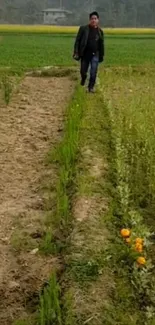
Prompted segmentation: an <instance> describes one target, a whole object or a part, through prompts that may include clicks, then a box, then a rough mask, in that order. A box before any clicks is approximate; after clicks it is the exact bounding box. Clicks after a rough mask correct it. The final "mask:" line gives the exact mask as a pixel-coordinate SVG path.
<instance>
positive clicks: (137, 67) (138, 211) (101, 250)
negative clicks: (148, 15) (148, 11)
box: [0, 32, 155, 325]
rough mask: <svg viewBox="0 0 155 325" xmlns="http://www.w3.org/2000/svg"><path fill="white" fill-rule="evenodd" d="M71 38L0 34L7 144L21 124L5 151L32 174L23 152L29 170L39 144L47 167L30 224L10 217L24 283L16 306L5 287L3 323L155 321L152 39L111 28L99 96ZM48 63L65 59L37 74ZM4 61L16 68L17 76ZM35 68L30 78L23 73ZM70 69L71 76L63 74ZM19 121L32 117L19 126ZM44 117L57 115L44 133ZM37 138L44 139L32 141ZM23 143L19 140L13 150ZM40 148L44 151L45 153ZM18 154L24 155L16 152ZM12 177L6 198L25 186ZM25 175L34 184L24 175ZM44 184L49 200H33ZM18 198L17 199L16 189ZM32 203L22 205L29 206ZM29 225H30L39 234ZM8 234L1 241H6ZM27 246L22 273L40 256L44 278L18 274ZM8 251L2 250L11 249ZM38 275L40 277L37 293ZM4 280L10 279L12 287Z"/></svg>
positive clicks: (38, 177)
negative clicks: (82, 74) (85, 82)
mask: <svg viewBox="0 0 155 325" xmlns="http://www.w3.org/2000/svg"><path fill="white" fill-rule="evenodd" d="M74 39H75V35H73V34H72V33H71V34H64V35H62V34H51V35H50V34H48V33H47V34H46V33H42V34H41V33H40V34H39V33H36V34H33V33H29V34H28V33H27V34H25V33H24V32H21V33H20V34H16V33H10V32H6V33H1V34H0V71H2V72H3V73H2V74H1V75H0V79H1V84H0V85H1V87H0V114H1V115H2V116H1V117H2V121H3V123H2V126H3V129H2V132H1V136H2V139H4V140H5V139H6V140H7V139H8V138H7V137H9V139H8V140H7V141H6V140H5V141H6V143H7V142H9V145H10V139H11V137H10V133H9V132H10V130H12V128H13V127H14V130H15V131H16V130H17V133H16V137H15V138H14V137H13V140H14V142H13V144H12V143H11V145H10V147H9V146H7V148H3V147H2V150H0V151H1V152H2V155H3V154H6V155H7V156H6V158H5V159H7V157H8V155H9V150H10V152H11V157H12V161H13V162H14V161H15V166H16V165H17V166H18V164H19V168H20V173H21V172H22V171H25V172H26V170H27V169H25V167H23V166H24V165H23V162H24V161H25V160H27V161H28V165H26V168H29V167H31V160H30V162H29V158H31V155H33V152H34V153H35V155H36V157H38V156H37V153H38V152H39V149H40V148H41V156H39V158H38V161H39V163H41V165H38V166H37V174H34V176H35V177H34V176H33V174H32V176H33V177H32V178H34V179H35V184H37V185H36V186H37V187H35V186H34V188H33V192H32V198H33V196H34V195H35V194H37V202H35V201H32V207H33V204H34V208H33V209H34V210H33V213H32V212H31V213H32V214H30V216H29V213H28V216H29V218H30V220H29V222H28V224H27V227H26V226H25V228H24V226H23V224H24V223H23V222H25V214H24V213H22V212H21V211H20V212H19V214H18V217H16V215H15V216H13V217H14V218H15V222H16V223H15V228H14V224H13V227H12V228H11V227H10V229H11V238H12V237H13V240H12V241H10V242H9V245H12V246H11V247H10V246H9V254H10V255H9V256H12V255H13V256H15V257H16V258H17V257H18V259H19V265H18V264H17V269H18V276H19V275H20V274H21V278H20V276H19V278H20V281H21V282H22V281H23V283H24V285H23V287H22V285H21V288H24V289H23V291H22V290H21V291H20V290H19V295H18V290H17V298H18V299H17V302H18V304H17V306H16V305H15V311H14V310H13V309H11V311H10V309H9V308H11V307H12V305H13V306H14V300H15V301H16V295H15V293H14V291H13V290H12V291H9V292H10V296H9V295H6V297H5V295H4V306H5V304H6V301H7V299H8V296H9V299H10V300H9V302H10V305H9V307H8V308H7V312H8V315H5V312H4V316H3V317H4V318H2V322H4V319H5V320H6V324H7V325H12V321H13V325H51V324H52V325H86V324H88V325H155V255H154V254H155V244H154V239H155V235H154V227H155V91H154V89H155V77H154V75H155V36H154V34H147V35H146V34H142V33H139V34H138V33H137V34H135V33H134V34H132V35H130V34H129V33H127V34H116V35H110V34H109V35H106V36H105V49H106V55H105V62H104V64H102V65H101V66H100V71H99V76H98V79H97V87H96V93H95V94H89V93H86V91H85V88H84V89H83V88H82V87H80V86H79V75H78V73H77V71H76V69H74V67H76V66H77V67H78V64H77V63H76V62H75V61H74V60H73V59H72V52H73V45H74ZM47 66H59V67H60V69H53V70H55V71H59V76H58V75H57V76H56V75H52V73H53V70H52V69H51V70H50V69H49V74H48V78H47V74H46V75H45V74H43V73H42V74H40V76H41V77H42V78H38V74H37V73H38V72H36V74H35V69H37V68H43V67H47ZM8 68H9V69H11V70H12V71H14V72H17V74H18V73H19V76H16V74H15V76H12V75H11V76H10V75H9V73H8V71H9V69H8ZM29 69H30V70H31V69H32V70H33V74H31V75H28V76H27V77H26V78H24V72H25V71H26V70H29ZM41 71H42V72H43V71H45V70H44V69H43V70H41ZM20 72H21V75H22V78H21V76H20ZM50 73H51V74H50ZM64 75H65V78H66V79H62V77H63V76H64ZM52 76H54V77H55V78H52ZM33 77H35V79H33ZM44 77H45V78H44ZM56 77H57V78H56ZM58 77H60V79H59V78H58ZM20 78H21V79H22V81H21V80H20ZM24 80H26V81H25V83H24ZM20 81H21V85H22V86H21V88H20ZM44 82H45V84H44ZM67 82H70V86H68V87H70V88H68V89H69V90H68V91H69V93H70V89H71V92H72V91H73V89H72V87H73V88H74V91H73V95H72V96H71V98H70V100H69V102H67V104H66V100H65V99H64V98H63V99H62V105H63V109H64V107H65V105H67V109H65V110H62V111H61V110H60V111H59V110H57V101H58V102H59V100H60V102H61V96H62V97H63V96H64V94H65V91H67V88H65V85H66V83H67ZM35 83H36V84H37V86H36V85H35ZM22 87H23V88H22ZM35 87H36V88H35ZM46 87H47V89H46ZM66 87H67V86H66ZM21 89H22V91H21ZM64 89H65V90H64ZM16 96H17V101H16V100H15V99H16ZM59 96H60V99H59ZM67 98H68V97H67ZM67 100H68V99H67ZM11 105H12V106H11ZM39 105H40V106H39ZM47 105H48V107H47ZM48 108H49V109H48ZM58 109H60V107H59V108H58ZM28 110H29V114H30V117H29V115H28V116H27V111H28ZM55 110H56V113H55ZM46 111H47V112H46ZM31 112H32V115H31ZM33 113H34V116H33ZM6 114H7V115H6ZM10 114H12V115H11V117H10V119H9V116H10ZM14 114H15V116H14ZM16 114H17V115H16ZM50 114H51V115H50ZM52 114H53V115H52ZM21 116H22V117H21ZM39 116H41V117H42V118H43V120H42V119H41V117H40V119H41V120H39V121H41V122H40V125H37V123H38V117H39ZM64 116H65V118H64ZM22 118H23V121H24V122H25V120H26V121H27V124H26V125H25V124H24V128H22ZM48 118H51V120H50V121H51V122H49V126H48V129H47V130H46V124H48V123H47V122H48ZM44 119H46V124H45V123H44ZM57 119H58V120H59V123H58V124H57V123H56V121H57ZM32 120H34V124H32ZM50 123H51V124H50ZM5 124H6V126H7V131H5ZM53 126H54V130H55V131H53V129H52V128H53ZM20 130H22V132H21V138H22V137H23V138H22V139H23V140H21V139H20V133H19V131H20ZM23 130H24V131H23ZM46 131H47V133H46ZM5 132H6V133H5ZM52 132H53V133H52ZM55 134H56V135H55ZM29 135H30V138H29ZM12 136H14V135H13V134H12ZM36 136H38V138H37V140H38V142H39V143H35V138H36ZM54 136H56V139H55V138H54ZM40 139H41V140H40ZM18 141H19V144H20V147H19V148H17V149H18V150H14V146H15V144H16V142H17V143H18ZM22 141H23V142H22ZM40 141H41V142H40ZM48 141H49V142H48ZM2 142H3V141H2ZM47 143H48V145H49V147H48V146H47ZM44 145H45V146H47V147H48V152H47V154H46V156H45V155H44V157H43V156H42V150H44ZM29 146H30V147H29ZM47 147H46V149H47ZM15 148H16V147H15ZM27 148H28V151H27V156H26V158H25V150H26V149H27ZM30 148H31V150H30ZM0 149H1V147H0ZM22 149H23V157H21V156H20V152H21V151H22ZM16 152H19V157H18V156H17V159H14V155H15V154H16ZM2 158H3V157H2ZM2 161H3V159H2ZM36 163H37V161H36ZM20 164H21V165H20ZM5 165H6V166H7V164H6V160H4V167H5ZM34 166H35V163H34V164H33V166H32V167H33V168H34ZM9 168H11V167H9ZM44 169H45V171H46V173H45V171H44ZM28 170H29V169H28ZM40 170H41V174H39V172H40ZM9 173H10V169H9V170H8V175H9ZM20 173H19V175H20ZM44 173H45V174H44ZM8 175H7V177H6V180H8V179H9V177H8ZM19 175H18V173H17V176H19ZM23 175H24V173H23ZM45 175H46V177H45ZM4 176H5V175H3V177H4ZM23 177H24V176H23ZM14 178H15V179H16V176H15V175H14V177H13V178H12V179H11V183H10V187H11V186H12V183H13V195H12V196H11V202H12V200H13V198H14V191H15V189H16V186H17V184H18V186H19V188H20V183H22V180H21V181H20V182H17V183H15V185H14ZM27 178H28V181H30V180H29V175H28V177H27ZM30 178H31V177H30ZM3 179H5V177H4V178H3ZM17 180H18V177H17ZM19 180H20V177H19ZM37 182H39V183H37ZM30 184H31V183H30ZM26 185H27V183H26ZM27 186H28V185H27ZM8 188H9V187H8ZM27 188H29V187H27ZM27 188H25V191H27ZM29 190H30V192H31V188H30V189H29ZM40 192H41V193H42V196H43V200H42V199H40V201H38V198H39V195H40ZM17 193H18V192H17ZM24 193H25V192H24ZM19 194H20V193H18V195H19ZM23 195H24V194H23ZM21 200H22V198H21ZM42 202H43V203H42ZM16 203H18V204H19V203H20V202H18V197H17V202H16ZM28 203H29V202H28ZM32 207H31V206H30V205H29V204H28V205H27V206H26V209H27V210H28V212H29V209H30V210H31V208H32ZM17 210H18V206H17ZM38 210H39V221H38V220H37V222H36V218H35V213H36V211H38ZM15 212H16V210H15ZM15 212H14V213H15ZM17 212H18V211H17ZM17 212H16V213H17ZM40 216H41V218H40ZM16 219H17V220H16ZM40 219H41V220H40ZM39 222H40V223H39ZM24 225H25V224H24ZM29 227H32V228H34V229H33V232H32V234H31V233H30V230H29ZM4 229H6V223H5V227H4ZM10 229H9V230H10ZM122 230H123V231H122ZM7 231H8V229H7ZM123 233H128V235H122V234H123ZM5 237H6V235H5ZM7 240H8V239H7V238H4V239H3V242H4V243H5V245H6V243H7ZM5 248H6V247H5ZM36 249H37V250H36ZM35 250H36V251H35ZM34 251H35V252H34ZM25 252H26V263H25V265H26V267H27V269H26V272H29V268H30V269H31V266H30V263H31V265H32V266H33V258H34V259H35V258H36V260H37V258H38V259H39V263H41V261H42V263H43V264H39V265H41V266H40V274H41V277H40V278H39V274H37V277H36V278H35V276H36V273H37V272H36V270H35V275H34V273H33V276H29V273H28V276H27V274H26V275H25V274H24V273H23V272H24V271H23V269H21V264H20V263H21V260H22V259H21V260H20V257H22V258H23V256H24V254H25ZM36 252H37V253H36ZM3 253H4V256H5V250H4V252H3ZM30 253H31V254H30ZM11 254H12V255H11ZM33 254H34V255H33ZM36 254H38V255H36ZM30 255H31V259H30V257H29V256H30ZM7 259H8V255H6V260H7ZM36 260H35V261H36ZM36 263H37V262H36ZM46 264H47V266H49V265H50V273H51V276H50V277H48V278H47V277H46V276H44V277H43V275H42V270H43V271H44V269H45V270H46V267H45V266H46ZM25 265H24V268H25ZM35 265H36V264H35ZM22 267H23V265H22ZM38 273H39V272H38ZM23 274H24V275H23ZM43 274H44V272H43ZM13 275H14V273H13ZM45 275H46V273H45ZM18 276H17V279H16V278H15V281H14V280H13V281H12V282H11V285H12V287H11V289H12V288H14V287H16V288H17V289H18V288H19V287H20V286H19V283H18ZM29 278H30V280H31V281H30V284H29ZM38 278H39V280H38ZM35 279H37V280H36V282H37V281H40V282H37V283H39V287H37V290H36V291H35V290H34V288H33V285H34V283H35ZM16 281H17V283H16ZM27 283H28V284H27ZM8 284H9V285H10V283H9V282H8ZM8 284H6V282H5V286H6V288H5V290H6V292H7V293H8V291H7V290H8V287H9V285H8ZM24 286H25V287H24ZM9 288H10V287H9ZM25 288H26V289H25ZM9 290H10V289H9ZM24 290H25V291H24ZM29 291H30V294H29V295H28V294H27V292H28V293H29ZM23 297H24V298H23ZM22 298H23V299H24V300H22ZM23 301H24V303H23ZM12 310H13V312H12ZM21 310H22V314H21ZM0 311H2V309H1V310H0ZM14 312H15V313H14ZM10 315H11V316H10ZM5 317H6V318H5ZM0 320H1V313H0Z"/></svg>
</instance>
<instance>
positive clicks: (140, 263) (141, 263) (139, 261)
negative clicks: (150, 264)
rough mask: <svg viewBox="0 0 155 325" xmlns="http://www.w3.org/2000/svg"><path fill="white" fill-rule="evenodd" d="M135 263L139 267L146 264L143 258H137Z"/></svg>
mask: <svg viewBox="0 0 155 325" xmlns="http://www.w3.org/2000/svg"><path fill="white" fill-rule="evenodd" d="M137 263H138V264H139V265H145V264H146V259H145V257H142V256H141V257H138V259H137Z"/></svg>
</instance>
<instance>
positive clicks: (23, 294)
mask: <svg viewBox="0 0 155 325" xmlns="http://www.w3.org/2000/svg"><path fill="white" fill-rule="evenodd" d="M71 90H72V84H71V81H70V80H68V79H67V78H58V79H56V78H52V79H51V78H33V77H27V78H25V80H24V81H23V82H22V84H21V86H20V89H19V92H18V94H16V95H15V96H14V98H13V99H12V102H11V104H10V106H9V107H5V106H4V107H3V106H2V105H1V106H0V258H1V266H0V324H3V325H10V324H12V322H13V320H14V319H15V318H18V317H21V318H22V317H24V316H26V315H28V314H29V313H31V312H32V309H33V306H32V305H31V300H32V297H33V296H34V294H35V293H36V291H38V290H39V288H40V286H41V284H43V282H44V281H45V280H47V279H48V278H49V275H50V273H51V270H52V265H54V263H55V260H54V259H52V258H46V259H45V258H44V257H40V256H39V255H37V254H33V253H34V251H33V249H34V248H36V247H37V240H36V239H35V240H34V239H33V238H34V237H35V238H36V237H37V235H35V234H37V233H38V232H39V233H40V231H41V230H42V228H43V225H44V215H45V211H47V210H50V209H51V206H52V204H54V202H53V201H52V200H53V198H52V197H49V188H48V186H51V184H54V180H55V175H54V170H52V169H51V167H50V168H49V167H47V166H46V165H45V157H46V154H47V152H48V151H49V149H51V148H52V146H54V145H55V144H56V143H57V141H58V140H59V139H60V136H61V132H60V131H61V130H62V122H63V116H64V113H65V106H66V101H67V100H68V99H69V98H70V95H71Z"/></svg>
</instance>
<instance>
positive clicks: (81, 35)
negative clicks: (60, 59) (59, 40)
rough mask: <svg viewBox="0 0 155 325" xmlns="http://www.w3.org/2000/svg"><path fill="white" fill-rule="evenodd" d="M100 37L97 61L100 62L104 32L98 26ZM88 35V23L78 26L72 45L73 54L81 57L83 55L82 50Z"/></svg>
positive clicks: (84, 47)
mask: <svg viewBox="0 0 155 325" xmlns="http://www.w3.org/2000/svg"><path fill="white" fill-rule="evenodd" d="M98 31H99V35H100V39H99V62H102V61H103V59H104V34H103V31H102V29H100V28H98ZM88 36H89V25H86V26H81V27H80V28H79V31H78V34H77V37H76V41H75V45H74V54H75V55H77V56H78V57H79V59H81V58H82V57H83V55H84V51H85V49H86V46H87V41H88Z"/></svg>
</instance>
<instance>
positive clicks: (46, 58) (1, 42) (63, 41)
mask: <svg viewBox="0 0 155 325" xmlns="http://www.w3.org/2000/svg"><path fill="white" fill-rule="evenodd" d="M74 39H75V36H73V35H69V36H68V35H63V36H62V35H48V34H47V35H46V34H43V35H35V34H34V35H33V34H32V35H25V34H24V33H23V34H19V35H16V34H12V35H11V34H0V67H11V68H16V69H19V70H20V69H27V68H37V67H42V66H57V65H58V66H73V65H75V64H76V63H75V62H74V61H73V60H72V52H73V45H74ZM105 47H106V55H105V65H106V66H109V65H116V66H119V65H122V66H124V65H140V64H145V65H149V64H154V63H155V55H154V53H155V36H154V35H144V36H143V35H137V36H136V35H126V36H122V35H120V36H119V35H116V36H106V37H105Z"/></svg>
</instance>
